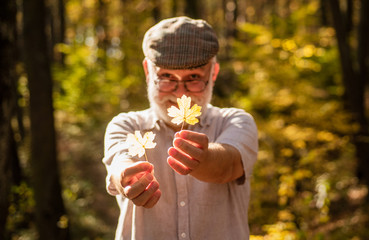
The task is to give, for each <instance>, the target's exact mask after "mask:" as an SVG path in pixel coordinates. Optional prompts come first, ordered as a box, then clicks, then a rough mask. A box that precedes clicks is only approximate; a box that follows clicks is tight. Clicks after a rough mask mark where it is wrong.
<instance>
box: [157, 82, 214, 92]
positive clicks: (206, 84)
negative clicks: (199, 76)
mask: <svg viewBox="0 0 369 240" xmlns="http://www.w3.org/2000/svg"><path fill="white" fill-rule="evenodd" d="M163 81H167V82H175V83H176V85H175V87H174V88H173V89H172V90H170V91H163V90H160V87H159V84H160V82H163ZM188 82H203V83H204V84H205V85H204V87H203V89H202V90H199V91H192V90H190V89H188V87H187V83H188ZM154 83H155V85H157V88H158V90H159V92H164V93H171V92H175V91H177V89H178V85H179V83H183V86H184V88H185V89H186V91H187V92H191V93H201V92H203V91H205V89H206V87H207V86H208V84H209V80H207V81H204V80H182V81H179V80H173V79H155V80H154Z"/></svg>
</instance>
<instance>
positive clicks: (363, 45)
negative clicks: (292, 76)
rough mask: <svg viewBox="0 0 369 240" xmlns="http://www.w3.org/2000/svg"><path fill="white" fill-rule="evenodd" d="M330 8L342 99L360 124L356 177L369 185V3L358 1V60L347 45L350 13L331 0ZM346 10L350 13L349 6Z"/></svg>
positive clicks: (357, 139)
mask: <svg viewBox="0 0 369 240" xmlns="http://www.w3.org/2000/svg"><path fill="white" fill-rule="evenodd" d="M329 5H330V9H331V11H332V17H333V26H334V28H335V30H336V37H337V43H338V48H339V53H340V61H341V67H342V75H343V76H342V78H343V84H344V87H345V96H344V98H345V99H344V100H345V102H346V105H347V107H348V108H349V110H350V111H351V112H352V113H353V116H354V121H355V122H356V123H357V124H359V131H358V132H357V133H356V134H355V135H354V144H355V146H356V156H357V161H358V162H357V163H358V164H357V177H358V178H359V179H360V180H361V181H362V182H363V183H365V184H366V185H367V186H369V132H368V122H367V118H366V113H365V104H364V102H365V101H364V92H365V87H366V81H367V79H368V74H367V71H366V67H367V66H365V65H366V61H367V59H368V50H367V41H368V33H367V29H368V14H369V9H368V3H367V0H363V1H361V5H362V8H361V19H360V25H359V29H358V32H359V37H358V39H359V40H358V47H357V49H356V51H357V53H358V54H357V55H358V61H355V60H356V59H355V58H353V57H352V56H351V54H350V53H351V52H352V51H353V50H352V49H351V48H350V45H349V42H348V32H347V30H348V29H350V27H349V26H350V24H351V22H352V20H351V19H350V20H348V19H347V16H350V15H352V14H351V13H346V14H343V13H342V12H341V9H340V6H339V1H338V0H330V1H329ZM347 11H352V9H351V7H349V6H348V8H347ZM354 62H358V65H359V69H358V70H357V71H355V69H354Z"/></svg>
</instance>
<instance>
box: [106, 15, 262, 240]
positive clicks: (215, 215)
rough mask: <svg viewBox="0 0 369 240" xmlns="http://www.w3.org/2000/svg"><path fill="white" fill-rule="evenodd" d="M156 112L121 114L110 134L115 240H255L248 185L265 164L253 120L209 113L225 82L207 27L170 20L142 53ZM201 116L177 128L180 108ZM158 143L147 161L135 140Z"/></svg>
mask: <svg viewBox="0 0 369 240" xmlns="http://www.w3.org/2000/svg"><path fill="white" fill-rule="evenodd" d="M142 48H143V52H144V55H145V59H144V60H143V69H144V71H145V75H146V83H147V91H148V97H149V101H150V108H149V109H146V110H142V111H138V112H128V113H120V114H119V115H117V116H116V117H114V118H113V119H112V121H111V122H110V123H109V124H108V126H107V129H106V133H105V156H104V159H103V162H104V164H105V166H106V169H107V173H108V174H107V178H106V184H107V191H108V193H109V194H111V195H113V196H116V198H117V202H118V205H119V207H120V210H121V214H120V217H119V222H118V226H117V231H116V237H115V239H117V240H118V239H153V240H155V239H158V240H163V239H170V240H171V239H193V240H196V239H199V240H200V239H201V240H204V239H211V240H216V239H220V240H224V239H232V240H234V239H248V238H249V227H248V217H247V214H248V205H249V198H250V178H251V174H252V168H253V165H254V163H255V161H256V158H257V151H258V137H257V128H256V124H255V122H254V120H253V118H252V116H251V115H250V114H248V113H246V112H245V111H244V110H241V109H236V108H218V107H215V106H213V105H211V104H210V102H211V97H212V90H213V87H214V84H215V81H216V79H217V75H218V73H219V64H218V63H217V61H216V54H217V53H218V50H219V43H218V39H217V36H216V34H215V32H214V30H213V29H212V27H211V26H210V25H209V24H208V23H207V22H206V21H204V20H195V19H191V18H188V17H176V18H170V19H165V20H163V21H161V22H159V23H158V24H156V25H155V26H153V27H152V28H150V29H149V30H148V31H147V32H146V34H145V37H144V40H143V44H142ZM183 96H186V97H190V98H191V104H192V106H194V105H195V104H197V105H198V106H201V116H199V117H198V119H199V122H198V123H197V124H194V125H189V124H187V123H186V124H184V125H183V126H182V127H181V125H177V124H175V123H173V122H172V121H171V120H172V118H171V117H170V116H169V115H168V109H169V108H171V107H172V106H174V107H179V106H178V101H177V100H178V99H181V98H182V97H183ZM136 131H139V132H140V133H142V134H144V133H148V132H151V133H154V134H155V142H156V146H155V148H153V149H148V150H147V151H146V150H145V151H146V152H145V154H146V155H145V156H146V157H147V159H148V161H146V160H145V158H144V157H143V156H142V157H132V156H131V155H130V154H129V151H128V149H129V145H128V144H127V141H126V140H127V136H128V135H129V134H133V133H134V132H136Z"/></svg>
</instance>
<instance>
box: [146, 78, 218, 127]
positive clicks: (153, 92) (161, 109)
mask: <svg viewBox="0 0 369 240" xmlns="http://www.w3.org/2000/svg"><path fill="white" fill-rule="evenodd" d="M148 82H149V83H148V86H147V94H148V99H149V102H150V106H151V108H152V109H153V110H154V112H155V113H156V115H157V116H158V118H159V119H161V120H163V121H164V122H165V123H166V124H167V125H169V126H171V127H172V128H178V125H175V124H173V123H172V122H171V120H172V118H171V117H169V116H168V110H167V109H168V108H169V107H170V105H168V103H169V101H171V102H173V103H177V98H176V97H175V96H173V95H170V94H168V95H167V96H164V97H163V98H162V99H159V90H158V89H157V87H156V86H155V84H154V82H153V81H152V80H149V81H148ZM213 84H214V83H213V81H212V80H209V83H208V85H207V86H206V89H205V91H204V92H203V93H202V98H200V97H197V96H191V93H188V96H187V97H191V105H193V104H197V105H198V106H201V115H204V114H205V112H206V110H207V105H208V104H209V103H210V102H211V98H212V95H213ZM176 107H178V106H176Z"/></svg>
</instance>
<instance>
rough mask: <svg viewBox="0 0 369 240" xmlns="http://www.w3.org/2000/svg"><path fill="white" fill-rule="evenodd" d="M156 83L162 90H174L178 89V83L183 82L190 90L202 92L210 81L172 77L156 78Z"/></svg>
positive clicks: (167, 91)
mask: <svg viewBox="0 0 369 240" xmlns="http://www.w3.org/2000/svg"><path fill="white" fill-rule="evenodd" d="M154 83H155V84H156V85H157V86H158V89H159V91H160V92H166V93H169V92H174V91H176V90H177V89H178V84H179V83H183V85H184V87H185V89H186V90H187V91H188V92H192V93H200V92H203V91H204V90H205V88H206V86H207V85H208V83H209V80H208V81H203V80H182V81H178V80H171V79H156V80H154Z"/></svg>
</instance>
